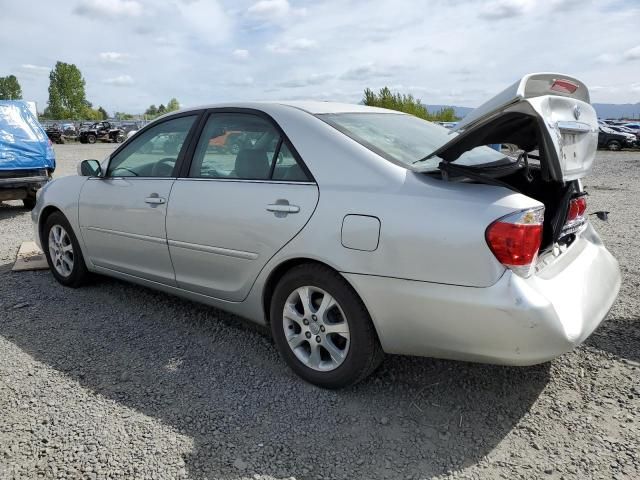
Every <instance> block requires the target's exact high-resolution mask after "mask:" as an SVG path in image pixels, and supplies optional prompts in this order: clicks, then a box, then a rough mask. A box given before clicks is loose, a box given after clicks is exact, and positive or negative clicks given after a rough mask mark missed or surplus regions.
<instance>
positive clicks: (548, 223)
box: [500, 166, 580, 250]
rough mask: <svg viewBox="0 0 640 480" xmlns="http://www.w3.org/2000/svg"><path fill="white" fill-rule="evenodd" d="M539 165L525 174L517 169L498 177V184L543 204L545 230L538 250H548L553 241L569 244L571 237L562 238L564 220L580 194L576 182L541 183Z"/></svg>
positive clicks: (531, 167) (524, 171)
mask: <svg viewBox="0 0 640 480" xmlns="http://www.w3.org/2000/svg"><path fill="white" fill-rule="evenodd" d="M543 176H544V175H543V174H542V171H541V169H540V167H539V166H530V167H529V169H528V172H527V171H526V170H525V169H518V170H516V171H515V172H513V173H510V174H508V175H505V176H503V177H501V178H500V181H502V182H504V183H506V184H507V185H509V186H511V187H512V188H514V189H515V190H517V191H519V192H520V193H522V194H523V195H526V196H528V197H531V198H533V199H535V200H538V201H539V202H542V203H543V204H544V208H545V212H544V228H543V237H542V245H541V246H540V249H541V250H545V249H547V248H549V247H550V246H551V245H552V244H553V243H554V242H560V243H562V241H563V240H564V241H565V242H570V240H571V238H561V237H562V229H563V227H564V224H565V219H566V217H567V211H568V209H569V202H570V200H571V198H572V197H573V196H575V195H576V194H577V193H579V188H580V187H579V184H578V182H577V181H571V182H567V183H562V182H557V181H553V180H544V179H543Z"/></svg>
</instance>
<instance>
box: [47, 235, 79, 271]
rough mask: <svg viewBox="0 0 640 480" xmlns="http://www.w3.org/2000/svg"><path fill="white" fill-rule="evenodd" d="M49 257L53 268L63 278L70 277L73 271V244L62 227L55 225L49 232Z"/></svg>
mask: <svg viewBox="0 0 640 480" xmlns="http://www.w3.org/2000/svg"><path fill="white" fill-rule="evenodd" d="M49 256H50V257H51V263H52V264H53V268H55V269H56V272H58V273H59V274H60V275H62V276H63V277H68V276H69V275H71V272H72V271H73V262H74V255H73V244H72V243H71V237H69V234H68V233H67V231H66V230H65V229H64V227H62V226H61V225H54V226H53V227H51V229H50V230H49Z"/></svg>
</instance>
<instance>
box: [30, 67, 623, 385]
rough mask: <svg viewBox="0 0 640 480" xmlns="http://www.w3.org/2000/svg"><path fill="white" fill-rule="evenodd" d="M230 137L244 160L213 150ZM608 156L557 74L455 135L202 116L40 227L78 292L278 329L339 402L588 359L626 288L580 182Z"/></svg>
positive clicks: (52, 190) (365, 118) (296, 109)
mask: <svg viewBox="0 0 640 480" xmlns="http://www.w3.org/2000/svg"><path fill="white" fill-rule="evenodd" d="M228 132H234V139H235V142H236V143H235V145H236V146H237V148H235V149H220V148H215V145H213V143H215V142H212V139H217V138H220V137H221V136H224V135H225V134H227V133H228ZM167 138H170V139H171V141H172V148H171V149H155V148H152V147H153V145H155V144H156V143H158V141H160V140H165V139H167ZM597 141H598V122H597V116H596V113H595V111H594V109H593V108H592V106H591V105H590V100H589V92H588V90H587V87H586V86H585V85H584V84H583V83H582V82H580V81H579V80H577V79H575V78H572V77H569V76H566V75H561V74H550V73H542V74H530V75H527V76H525V77H524V78H522V79H521V80H519V81H518V82H516V83H515V84H514V85H512V86H511V87H509V88H507V89H506V90H504V91H503V92H502V93H500V94H499V95H497V96H495V97H493V98H492V99H491V100H489V101H488V102H486V103H485V104H483V105H482V106H480V107H479V108H477V109H476V110H474V111H473V112H471V113H470V114H469V115H467V117H466V118H465V119H464V120H462V121H461V122H459V123H458V124H457V125H456V126H455V128H454V129H452V130H448V129H446V128H444V127H442V126H440V125H436V124H433V123H430V122H427V121H424V120H421V119H419V118H416V117H414V116H411V115H407V114H403V113H400V112H394V111H390V110H386V109H380V108H371V107H366V106H362V105H348V104H338V103H328V102H298V103H296V102H256V103H234V104H222V105H212V106H203V107H198V108H191V109H188V110H182V111H179V112H175V113H172V114H169V115H166V116H164V117H162V118H160V119H158V120H156V121H154V122H153V123H151V124H149V125H148V126H146V127H145V128H143V129H142V130H140V131H139V132H137V133H136V134H135V135H133V136H132V137H131V138H129V139H128V140H127V141H126V142H125V143H123V144H122V145H120V146H119V147H118V148H117V149H116V150H115V151H114V152H113V153H112V154H111V155H110V156H109V157H108V158H107V159H105V160H104V161H103V162H98V161H97V160H85V161H83V162H82V163H81V164H80V165H79V167H78V170H79V171H78V173H79V175H78V176H69V177H63V178H58V179H56V180H54V181H52V182H50V183H48V184H47V185H46V186H45V187H44V188H42V189H41V190H40V192H39V195H38V200H37V204H36V207H35V209H34V210H33V213H32V218H33V222H34V228H35V235H36V239H37V241H38V242H39V243H40V245H41V246H42V249H43V250H44V252H45V254H46V257H47V260H48V262H49V265H50V267H51V273H52V274H53V276H54V277H55V278H56V280H57V281H58V282H60V283H61V284H62V285H65V286H68V287H79V286H81V285H82V284H83V283H85V282H86V280H87V278H88V276H89V275H90V274H92V273H96V274H103V275H109V276H112V277H116V278H119V279H123V280H127V281H131V282H134V283H138V284H141V285H144V286H147V287H151V288H155V289H158V290H162V291H164V292H167V293H169V294H175V295H180V296H183V297H186V298H188V299H191V300H194V301H197V302H202V303H205V304H209V305H211V306H214V307H217V308H220V309H223V310H226V311H229V312H232V313H235V314H237V315H239V316H242V317H245V318H248V319H250V320H253V321H255V322H258V323H260V324H265V325H269V326H270V329H271V332H272V334H273V338H274V341H275V344H276V346H277V348H278V350H279V351H280V353H281V355H282V357H283V359H284V360H285V362H286V363H287V364H288V365H289V366H290V367H291V369H292V370H293V371H295V372H296V373H297V374H298V375H300V376H301V377H302V378H304V379H305V380H307V381H309V382H311V383H314V384H316V385H320V386H322V387H326V388H339V387H343V386H346V385H350V384H353V383H355V382H357V381H359V380H361V379H363V378H365V377H366V376H367V375H368V374H370V373H371V372H372V371H373V370H374V369H375V368H376V367H377V366H378V365H379V364H380V362H381V360H382V357H383V354H384V353H385V352H386V353H391V354H405V355H422V356H433V357H440V358H449V359H457V360H466V361H476V362H487V363H498V364H508V365H530V364H535V363H540V362H545V361H548V360H550V359H553V358H554V357H556V356H558V355H560V354H562V353H564V352H567V351H569V350H571V349H572V348H573V347H575V346H576V345H578V344H580V343H581V342H582V341H584V340H585V339H586V338H587V337H588V336H589V335H590V334H591V332H593V330H594V329H595V328H596V327H597V326H598V324H599V323H600V322H601V321H602V320H603V319H604V317H605V316H606V314H607V312H608V311H609V309H610V307H611V305H612V304H613V302H614V300H615V298H616V296H617V293H618V290H619V287H620V272H619V268H618V264H617V262H616V260H615V259H614V258H613V257H612V255H611V254H610V253H609V252H608V251H607V249H606V248H605V247H604V246H603V244H602V242H601V241H600V238H599V237H598V235H597V233H596V231H595V230H594V228H593V227H592V225H591V224H590V222H589V220H588V217H587V213H586V211H587V202H588V200H587V199H588V197H587V194H586V192H585V191H584V189H583V186H582V183H581V179H582V177H584V176H585V175H587V174H588V173H589V171H590V168H591V165H592V163H593V161H594V157H595V153H596V147H597ZM489 144H503V145H505V146H506V145H510V146H511V147H510V149H506V148H504V149H503V150H502V151H496V150H494V149H491V148H488V147H486V145H489ZM212 145H213V146H212Z"/></svg>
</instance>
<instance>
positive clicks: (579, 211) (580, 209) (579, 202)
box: [566, 196, 587, 223]
mask: <svg viewBox="0 0 640 480" xmlns="http://www.w3.org/2000/svg"><path fill="white" fill-rule="evenodd" d="M586 210H587V197H585V196H582V197H578V198H573V199H571V201H570V202H569V212H568V213H567V222H566V223H570V222H574V221H575V220H577V219H579V218H581V217H583V216H584V212H585V211H586Z"/></svg>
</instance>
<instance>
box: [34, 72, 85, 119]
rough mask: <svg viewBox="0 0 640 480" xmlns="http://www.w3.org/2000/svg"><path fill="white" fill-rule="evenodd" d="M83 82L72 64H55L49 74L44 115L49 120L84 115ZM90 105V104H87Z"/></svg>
mask: <svg viewBox="0 0 640 480" xmlns="http://www.w3.org/2000/svg"><path fill="white" fill-rule="evenodd" d="M84 87H85V81H84V78H82V73H81V72H80V70H79V69H78V67H76V66H75V65H74V64H72V63H64V62H56V66H55V67H54V68H53V70H51V73H50V74H49V102H48V103H49V106H48V107H47V108H46V110H45V114H46V115H47V116H48V117H50V118H55V119H67V118H81V117H83V116H84V114H85V113H86V111H87V109H91V106H87V99H86V93H85V90H84ZM89 105H90V104H89Z"/></svg>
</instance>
